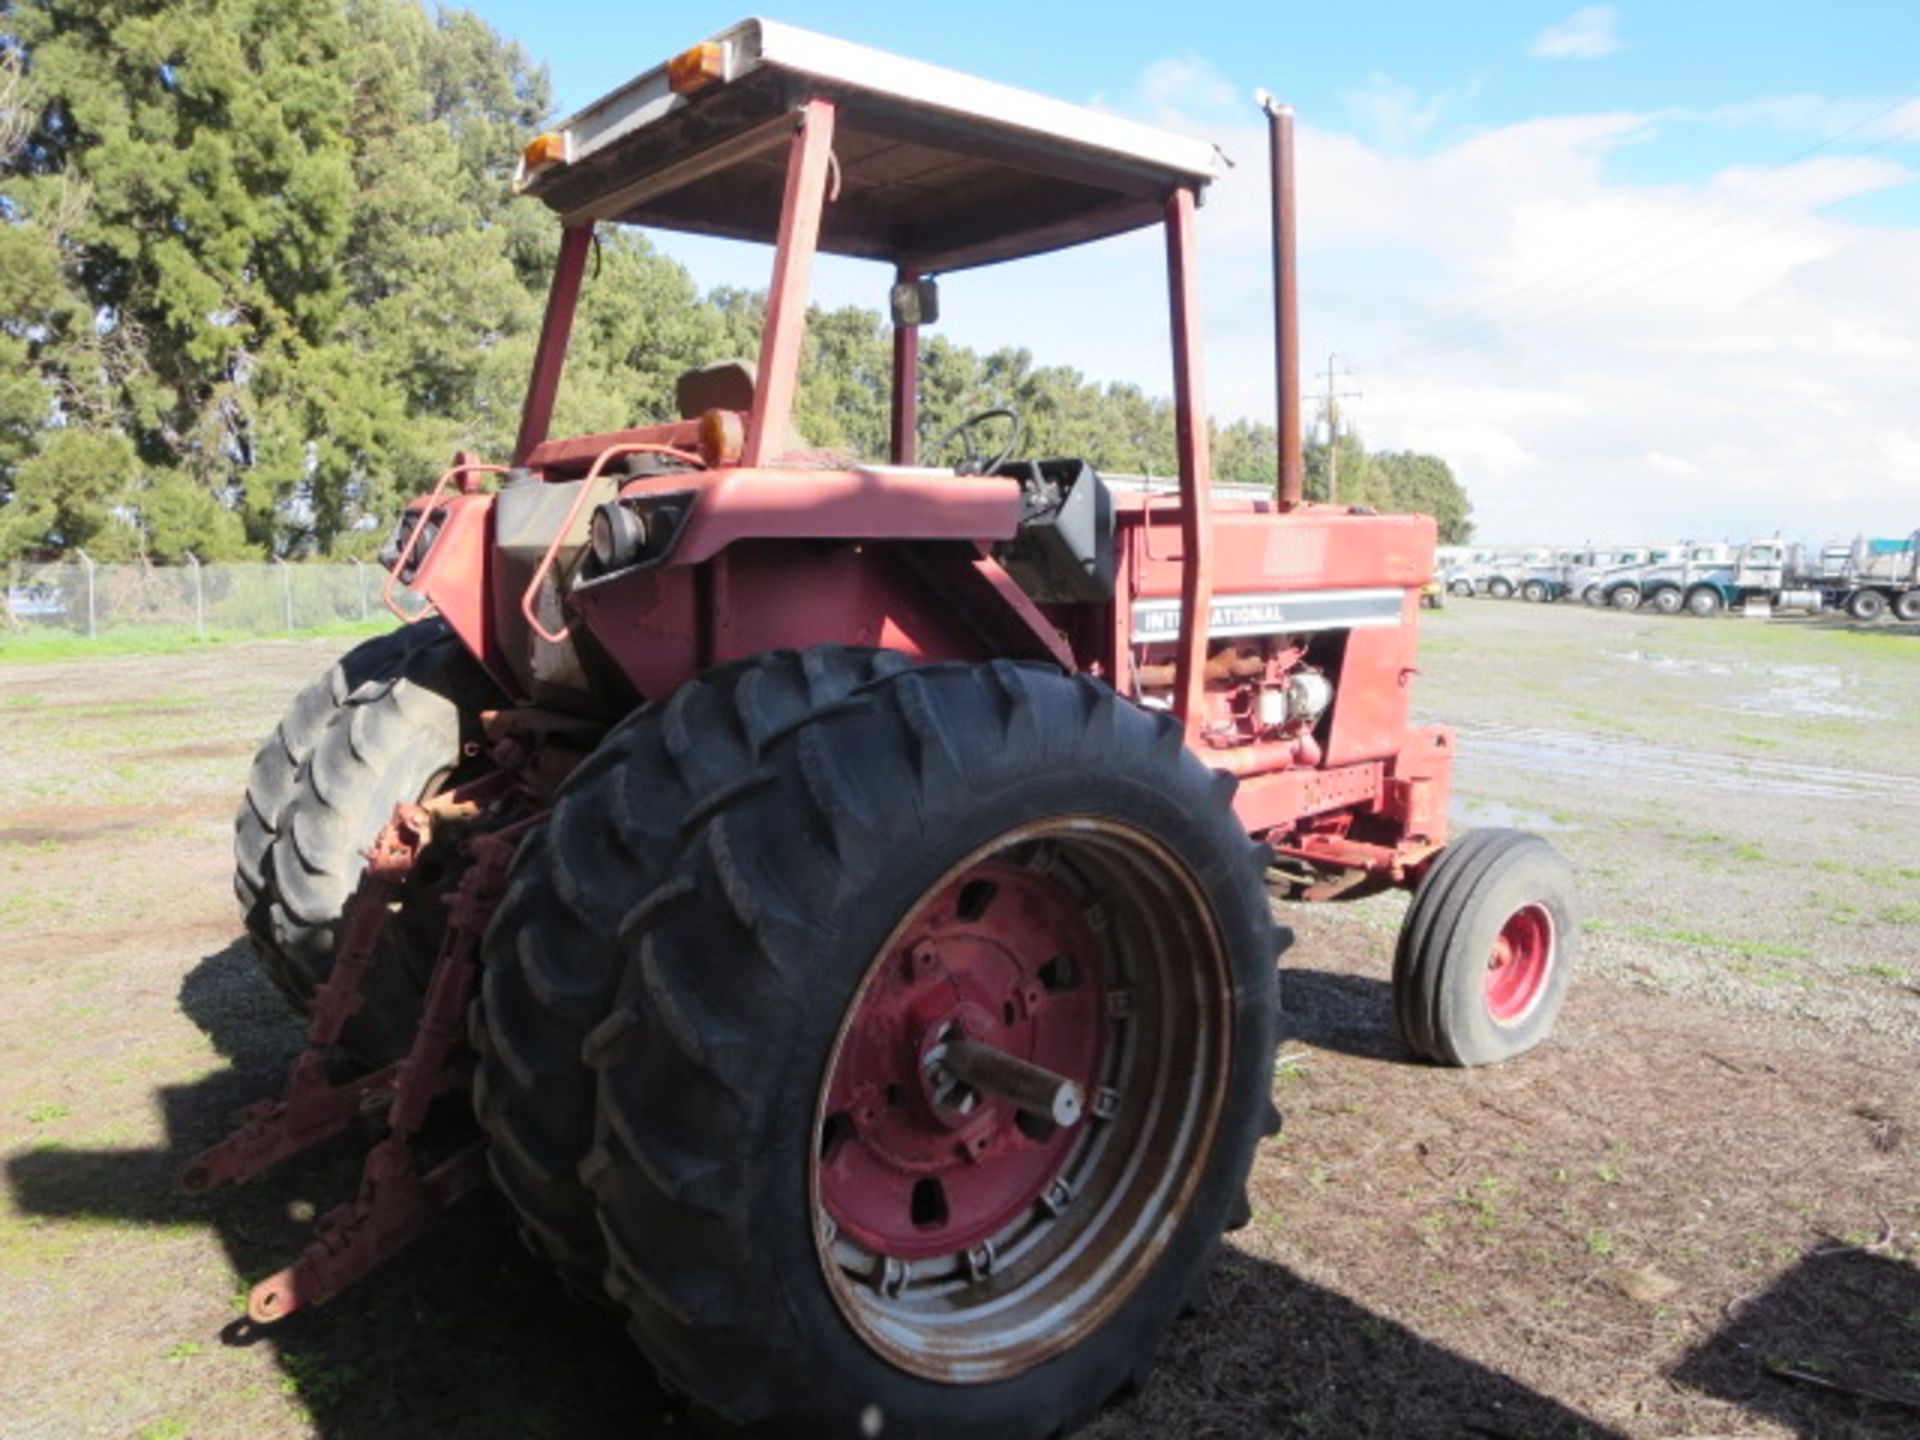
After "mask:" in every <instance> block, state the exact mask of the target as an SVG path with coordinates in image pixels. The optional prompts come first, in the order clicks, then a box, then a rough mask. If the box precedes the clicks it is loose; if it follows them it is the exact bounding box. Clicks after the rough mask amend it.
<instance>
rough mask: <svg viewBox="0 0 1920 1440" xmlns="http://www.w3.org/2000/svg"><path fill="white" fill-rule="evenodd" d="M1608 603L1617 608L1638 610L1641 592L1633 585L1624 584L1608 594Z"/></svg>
mask: <svg viewBox="0 0 1920 1440" xmlns="http://www.w3.org/2000/svg"><path fill="white" fill-rule="evenodd" d="M1607 603H1608V604H1609V605H1611V606H1613V608H1614V609H1616V610H1638V609H1639V608H1640V592H1639V590H1637V589H1636V588H1634V587H1633V586H1631V585H1622V586H1620V587H1619V588H1618V589H1616V590H1614V591H1613V592H1612V593H1611V594H1609V595H1608V596H1607Z"/></svg>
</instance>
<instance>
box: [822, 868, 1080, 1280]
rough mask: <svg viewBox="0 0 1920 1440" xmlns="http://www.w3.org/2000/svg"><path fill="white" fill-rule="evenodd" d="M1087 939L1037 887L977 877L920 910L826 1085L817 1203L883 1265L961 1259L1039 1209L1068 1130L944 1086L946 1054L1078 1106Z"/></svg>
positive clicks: (1074, 908) (965, 1085)
mask: <svg viewBox="0 0 1920 1440" xmlns="http://www.w3.org/2000/svg"><path fill="white" fill-rule="evenodd" d="M1105 1010H1106V1006H1105V1001H1104V990H1103V986H1102V984H1101V978H1100V975H1099V960H1098V952H1097V948H1096V946H1095V944H1094V940H1093V936H1092V934H1091V933H1090V931H1089V929H1088V926H1087V922H1086V919H1085V917H1084V916H1083V915H1082V913H1081V910H1080V906H1079V904H1078V902H1077V901H1076V899H1075V897H1074V896H1073V895H1072V894H1071V893H1070V892H1068V891H1067V890H1066V889H1065V888H1064V887H1063V886H1061V885H1060V884H1059V883H1058V882H1057V881H1055V880H1053V879H1052V878H1050V877H1048V876H1046V875H1042V874H1038V873H1036V872H1034V871H1033V870H1031V869H1027V868H1023V867H1020V866H1015V865H1010V864H1007V863H1004V862H1001V861H988V862H986V863H984V864H981V865H977V866H975V867H973V868H972V869H970V870H968V871H967V872H966V873H964V874H963V875H961V876H960V877H959V878H958V879H956V880H954V881H953V882H952V883H950V884H949V885H947V886H946V888H945V889H944V890H942V891H941V892H940V893H939V894H938V895H936V896H934V897H933V898H932V899H931V900H929V901H928V902H926V903H924V904H923V905H922V906H921V907H920V910H919V912H918V914H917V915H916V916H915V917H914V918H913V920H912V922H911V923H910V925H909V926H908V928H907V929H906V931H905V932H904V933H903V935H902V938H901V941H900V943H899V944H898V945H897V946H896V947H895V950H894V953H893V954H892V955H890V956H888V957H885V958H884V959H883V962H882V963H881V965H880V966H879V968H878V970H877V972H876V974H875V976H874V979H873V981H872V983H870V984H869V986H868V987H867V990H866V992H865V994H864V995H863V996H862V998H861V1000H860V1002H859V1004H858V1006H857V1008H856V1010H855V1012H854V1014H853V1015H852V1016H851V1017H850V1021H849V1024H848V1028H847V1032H846V1037H845V1040H844V1041H843V1043H842V1046H841V1049H840V1054H839V1058H838V1062H837V1063H836V1065H835V1066H834V1069H833V1073H832V1075H831V1077H830V1079H829V1081H828V1085H827V1091H826V1103H825V1116H826V1118H825V1121H824V1123H823V1125H822V1127H821V1135H820V1157H819V1158H820V1171H819V1177H820V1198H821V1202H822V1206H823V1208H824V1209H825V1211H826V1214H827V1217H828V1218H829V1220H831V1222H832V1223H833V1225H834V1226H835V1227H836V1229H837V1230H838V1231H839V1232H840V1233H841V1234H844V1235H846V1236H847V1237H849V1238H850V1239H852V1240H853V1241H854V1242H855V1243H857V1244H858V1245H860V1246H861V1247H862V1248H864V1249H866V1250H869V1251H871V1252H873V1253H874V1254H876V1255H878V1256H884V1257H890V1258H893V1259H898V1260H916V1259H924V1258H927V1257H930V1256H938V1255H963V1254H966V1253H969V1252H972V1251H976V1250H977V1249H978V1248H979V1247H980V1246H981V1245H983V1244H985V1243H986V1242H988V1241H989V1240H991V1239H992V1238H993V1237H994V1236H995V1235H997V1234H998V1233H999V1232H1001V1231H1002V1230H1004V1229H1005V1228H1006V1227H1007V1226H1008V1225H1009V1224H1010V1223H1012V1222H1014V1221H1015V1220H1017V1219H1018V1218H1019V1217H1020V1216H1021V1215H1022V1214H1023V1213H1024V1212H1026V1211H1028V1210H1030V1209H1032V1207H1033V1206H1034V1205H1035V1204H1036V1203H1038V1202H1039V1201H1040V1199H1041V1198H1042V1197H1043V1196H1044V1195H1045V1194H1046V1192H1047V1190H1048V1187H1049V1186H1050V1185H1051V1183H1052V1182H1053V1181H1054V1179H1055V1177H1056V1176H1057V1174H1058V1172H1059V1170H1060V1167H1061V1163H1062V1161H1063V1159H1064V1158H1065V1156H1066V1154H1067V1152H1068V1150H1069V1149H1070V1148H1071V1147H1072V1146H1073V1144H1074V1142H1075V1140H1076V1138H1077V1136H1078V1134H1079V1131H1080V1127H1079V1126H1078V1125H1059V1124H1054V1123H1051V1122H1050V1121H1049V1120H1048V1119H1046V1118H1045V1117H1043V1116H1039V1115H1036V1114H1032V1113H1028V1112H1027V1111H1024V1110H1022V1109H1021V1108H1020V1107H1019V1106H1017V1105H1016V1104H1015V1103H1013V1102H1012V1101H1010V1100H1009V1099H1006V1098H1004V1097H1003V1096H1001V1095H997V1094H992V1093H988V1091H987V1090H986V1089H984V1088H982V1086H980V1085H978V1084H974V1083H969V1082H968V1081H967V1080H966V1079H963V1078H962V1077H961V1076H960V1075H958V1074H956V1073H955V1068H954V1066H953V1065H952V1064H951V1063H950V1056H951V1054H952V1053H953V1051H954V1047H955V1046H959V1045H968V1046H971V1047H973V1049H974V1050H976V1051H978V1050H985V1051H988V1052H998V1053H999V1054H1001V1055H1005V1056H1010V1057H1013V1059H1015V1060H1018V1061H1025V1062H1027V1064H1028V1065H1030V1066H1035V1067H1038V1068H1039V1069H1041V1070H1043V1071H1046V1072H1049V1073H1051V1074H1052V1075H1054V1076H1057V1077H1061V1078H1062V1079H1064V1080H1066V1081H1071V1082H1073V1083H1075V1084H1077V1085H1078V1086H1080V1087H1081V1088H1082V1089H1083V1090H1084V1091H1085V1092H1087V1093H1091V1092H1092V1091H1093V1090H1094V1088H1095V1086H1096V1084H1097V1079H1098V1075H1099V1069H1100V1063H1101V1059H1102V1053H1103V1050H1104V1030H1105V1024H1106V1013H1105Z"/></svg>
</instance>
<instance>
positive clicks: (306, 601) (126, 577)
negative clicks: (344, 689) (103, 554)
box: [0, 555, 418, 637]
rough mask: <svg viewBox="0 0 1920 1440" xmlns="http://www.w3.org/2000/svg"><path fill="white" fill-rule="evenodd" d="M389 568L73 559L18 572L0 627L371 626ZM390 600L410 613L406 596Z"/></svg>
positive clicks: (247, 631)
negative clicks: (100, 562) (362, 623)
mask: <svg viewBox="0 0 1920 1440" xmlns="http://www.w3.org/2000/svg"><path fill="white" fill-rule="evenodd" d="M386 578H387V574H386V571H384V570H382V569H381V568H380V567H379V566H377V565H371V564H365V563H362V562H357V561H354V562H348V563H345V564H339V563H325V564H322V563H307V564H297V565H296V564H287V563H285V562H281V561H276V562H274V563H272V564H265V565H199V564H195V563H192V562H189V563H187V564H185V565H96V564H94V563H92V562H91V561H90V560H89V559H87V558H86V557H85V556H83V555H82V556H75V557H73V558H70V559H66V560H62V561H61V562H59V563H58V564H54V565H29V566H16V567H14V568H13V570H12V571H11V572H10V573H9V574H8V575H7V595H6V609H5V613H4V616H0V629H13V630H19V629H24V628H29V627H31V628H33V629H38V630H46V629H58V630H64V631H67V632H68V633H70V634H77V635H85V636H89V637H91V636H97V635H100V634H103V633H105V632H107V631H110V630H125V629H129V628H132V627H138V626H153V627H167V628H171V629H180V630H188V631H193V632H197V633H198V634H200V635H203V636H204V635H208V634H240V635H274V634H287V633H290V632H294V631H300V630H317V629H321V628H323V627H325V626H329V625H338V624H342V623H352V622H354V621H360V620H374V619H377V618H379V617H380V616H381V615H383V614H385V613H386V607H385V605H384V604H383V603H382V601H381V598H380V592H381V587H382V585H383V584H384V583H385V581H386ZM394 598H395V600H396V601H398V602H399V603H400V604H401V605H402V606H403V607H404V608H405V609H406V610H407V612H408V613H409V614H412V613H414V612H415V610H417V608H418V602H417V601H416V600H415V599H414V597H413V596H412V595H410V594H407V593H406V592H404V591H399V590H396V592H395V596H394Z"/></svg>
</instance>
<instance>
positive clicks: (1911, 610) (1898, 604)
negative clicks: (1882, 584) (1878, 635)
mask: <svg viewBox="0 0 1920 1440" xmlns="http://www.w3.org/2000/svg"><path fill="white" fill-rule="evenodd" d="M1893 617H1894V619H1896V620H1904V621H1906V622H1907V623H1908V624H1912V623H1913V622H1914V621H1915V620H1920V590H1902V591H1901V592H1900V594H1899V595H1898V596H1897V597H1896V598H1895V600H1894V602H1893Z"/></svg>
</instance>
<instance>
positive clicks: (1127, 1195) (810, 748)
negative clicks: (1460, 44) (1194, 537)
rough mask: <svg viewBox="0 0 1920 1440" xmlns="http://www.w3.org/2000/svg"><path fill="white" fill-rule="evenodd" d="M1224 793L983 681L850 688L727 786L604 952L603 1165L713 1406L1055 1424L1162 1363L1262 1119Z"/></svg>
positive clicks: (1262, 993)
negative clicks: (614, 971)
mask: <svg viewBox="0 0 1920 1440" xmlns="http://www.w3.org/2000/svg"><path fill="white" fill-rule="evenodd" d="M749 781H750V783H749ZM1231 791H1232V786H1231V784H1230V783H1229V782H1227V781H1225V780H1223V779H1222V778H1221V777H1219V776H1216V775H1215V774H1213V773H1212V772H1210V771H1209V770H1207V769H1206V767H1205V766H1203V765H1202V764H1201V763H1200V762H1199V761H1198V759H1196V758H1195V757H1194V756H1193V755H1192V754H1191V753H1190V752H1189V751H1187V750H1186V748H1185V747H1184V746H1183V744H1182V743H1181V739H1180V735H1179V732H1178V730H1177V728H1175V727H1173V725H1172V724H1171V722H1170V721H1169V720H1168V719H1167V718H1166V717H1164V716H1156V715H1153V714H1150V713H1148V712H1145V711H1142V710H1139V709H1136V708H1135V707H1133V706H1131V705H1129V704H1127V703H1126V702H1124V701H1122V700H1120V699H1118V698H1117V697H1116V696H1114V695H1113V693H1112V692H1111V691H1110V690H1108V689H1106V688H1105V687H1103V686H1101V685H1100V684H1098V683H1097V682H1095V681H1092V680H1089V679H1087V678H1086V677H1084V676H1076V677H1071V678H1069V677H1066V676H1062V675H1060V674H1058V673H1053V672H1048V671H1045V670H1042V669H1037V668H1030V667H1023V666H1016V665H1011V664H1006V663H998V664H994V665H989V666H980V667H971V666H944V667H935V668H929V669H923V670H914V671H909V672H907V673H905V674H902V675H900V676H897V677H894V678H893V679H891V680H888V681H885V682H882V683H879V684H876V685H872V686H869V687H867V688H866V689H865V690H863V691H861V692H860V693H858V694H856V695H855V696H853V697H850V699H849V700H848V701H847V703H845V704H844V705H842V706H840V707H837V708H836V709H835V710H834V711H833V713H831V714H823V715H820V716H817V717H815V718H813V719H810V720H808V721H806V722H804V723H802V724H800V725H798V726H796V727H794V728H793V729H791V730H790V731H788V732H787V733H785V734H784V735H782V736H780V737H778V738H777V739H776V740H774V741H773V742H772V743H771V744H770V745H769V746H768V747H767V748H766V750H765V751H764V752H763V755H762V764H761V766H760V768H759V769H758V770H757V771H756V772H755V774H754V775H753V776H751V777H748V781H743V783H742V784H740V785H738V786H736V787H733V789H732V790H730V791H729V792H728V793H727V794H725V795H721V796H715V797H714V799H713V801H712V802H711V803H710V805H709V806H708V807H707V808H706V810H705V811H704V812H703V814H702V815H701V816H700V817H699V819H698V828H697V830H696V831H695V832H694V833H693V835H692V836H691V838H690V840H689V846H688V849H687V851H686V852H684V855H683V858H682V860H681V862H680V863H679V865H678V866H677V867H676V870H675V872H674V874H673V875H671V876H669V877H668V878H667V879H666V880H665V881H664V882H663V883H662V885H661V886H660V889H659V891H658V892H657V893H658V895H659V896H660V899H659V901H658V903H657V904H654V905H651V906H649V907H646V910H645V913H644V914H643V915H636V916H631V917H629V920H628V926H627V929H626V931H625V932H624V933H623V934H622V937H621V939H622V944H623V947H624V948H625V950H626V977H625V980H624V982H623V985H622V987H621V991H620V995H619V999H618V1002H617V1003H616V1005H615V1008H614V1011H613V1013H612V1016H611V1017H610V1019H609V1020H608V1021H607V1022H606V1023H605V1024H604V1025H602V1026H601V1027H600V1029H599V1030H598V1031H596V1032H595V1034H594V1035H593V1037H592V1038H591V1039H590V1040H589V1042H588V1044H587V1048H586V1053H587V1056H588V1058H589V1060H590V1061H591V1062H592V1063H593V1064H594V1065H595V1066H596V1068H597V1069H598V1071H599V1076H600V1116H599V1125H598V1129H597V1141H598V1143H597V1145H596V1148H595V1151H594V1153H593V1154H592V1155H591V1156H590V1157H589V1159H588V1160H587V1162H586V1164H585V1165H584V1166H583V1167H582V1175H583V1176H584V1178H585V1179H586V1180H587V1183H588V1184H589V1186H590V1187H591V1188H592V1190H593V1193H594V1196H595V1199H596V1201H597V1202H598V1207H599V1215H600V1224H601V1229H602V1231H603V1232H604V1234H605V1235H606V1237H607V1241H608V1246H609V1250H610V1252H611V1255H612V1265H611V1268H610V1271H609V1289H610V1291H611V1292H612V1293H613V1294H614V1295H615V1297H616V1298H618V1299H619V1300H620V1301H621V1302H622V1303H623V1304H624V1305H625V1307H626V1309H627V1311H628V1314H629V1317H630V1319H631V1321H632V1329H633V1332H634V1334H635V1336H636V1338H637V1339H638V1340H639V1341H640V1343H641V1345H642V1348H643V1349H645V1350H646V1352H647V1353H648V1355H649V1357H650V1358H651V1359H652V1360H653V1361H654V1363H655V1364H656V1366H657V1367H658V1368H659V1369H660V1370H661V1371H662V1373H663V1374H664V1376H665V1377H666V1379H667V1380H668V1382H669V1383H670V1384H671V1385H673V1386H674V1387H675V1388H677V1389H678V1390H680V1391H682V1392H683V1393H685V1394H686V1395H688V1396H689V1398H690V1399H691V1400H692V1402H693V1404H694V1405H695V1407H696V1409H697V1410H699V1411H701V1412H704V1413H706V1414H708V1415H710V1416H712V1417H715V1418H717V1419H718V1420H719V1421H721V1422H723V1423H725V1424H728V1425H733V1426H747V1427H752V1428H753V1429H754V1430H755V1431H756V1432H757V1433H767V1434H807V1435H815V1434H818V1435H829V1434H832V1435H855V1434H862V1433H864V1434H876V1433H877V1434H901V1435H926V1434H935V1433H939V1434H955V1435H993V1436H995V1437H1019V1436H1043V1435H1050V1434H1053V1433H1056V1432H1057V1431H1059V1430H1061V1429H1063V1428H1070V1427H1071V1426H1073V1425H1075V1424H1077V1423H1078V1422H1079V1421H1081V1420H1082V1419H1084V1418H1085V1417H1086V1416H1087V1415H1089V1414H1090V1413H1091V1412H1092V1411H1093V1410H1094V1409H1095V1408H1096V1407H1097V1406H1098V1405H1100V1404H1101V1403H1102V1402H1103V1401H1104V1400H1105V1399H1106V1398H1107V1397H1108V1396H1109V1395H1111V1394H1112V1393H1113V1392H1114V1391H1115V1390H1117V1389H1118V1388H1119V1387H1121V1386H1122V1385H1124V1384H1127V1383H1128V1382H1130V1381H1132V1380H1135V1379H1137V1378H1138V1377H1140V1376H1141V1375H1142V1374H1143V1373H1144V1371H1145V1369H1146V1366H1147V1365H1148V1363H1149V1361H1150V1360H1151V1357H1152V1353H1153V1350H1154V1348H1155V1345H1156V1343H1157V1341H1158V1339H1159V1336H1160V1334H1161V1332H1162V1331H1163V1329H1164V1328H1165V1326H1166V1325H1167V1323H1168V1322H1169V1321H1170V1319H1171V1318H1172V1317H1173V1316H1174V1315H1175V1314H1177V1313H1178V1312H1179V1310H1180V1308H1181V1306H1182V1304H1183V1303H1184V1302H1185V1301H1186V1300H1187V1299H1188V1297H1189V1295H1190V1293H1191V1292H1192V1291H1193V1290H1194V1289H1195V1287H1196V1285H1197V1284H1198V1282H1199V1281H1200V1279H1201V1276H1202V1274H1203V1271H1204V1268H1205V1265H1206V1261H1207V1256H1208V1254H1209V1251H1210V1249H1211V1247H1212V1245H1213V1243H1214V1241H1215V1239H1216V1238H1217V1237H1218V1235H1219V1234H1220V1232H1221V1230H1222V1229H1223V1228H1225V1227H1226V1226H1227V1225H1229V1224H1230V1223H1233V1222H1234V1221H1235V1220H1236V1219H1239V1218H1244V1215H1245V1201H1244V1198H1243V1187H1244V1184H1245V1181H1246V1176H1247V1171H1248V1167H1249V1165H1250V1163H1251V1160H1252V1155H1253V1148H1254V1145H1255V1143H1256V1141H1257V1140H1258V1138H1259V1136H1260V1134H1261V1133H1262V1132H1263V1131H1270V1128H1271V1122H1272V1121H1273V1119H1274V1118H1275V1117H1273V1113H1272V1108H1271V1100H1270V1087H1271V1072H1272V1063H1273V1045H1274V1039H1275V1025H1276V1008H1277V1007H1276V1000H1277V996H1276V985H1275V969H1274V966H1275V961H1276V958H1277V955H1278V950H1279V948H1280V945H1281V941H1282V936H1281V933H1280V932H1279V931H1278V930H1277V929H1276V928H1275V926H1274V924H1273V921H1272V919H1271V915H1270V911H1269V908H1268V903H1267V899H1266V894H1265V890H1264V887H1263V885H1262V882H1261V863H1262V856H1263V853H1264V852H1262V851H1260V850H1258V849H1257V847H1255V846H1253V845H1252V844H1250V843H1249V841H1248V840H1247V838H1246V835H1245V833H1244V831H1243V830H1242V829H1241V828H1240V826H1239V825H1238V823H1237V822H1236V821H1235V819H1234V815H1233V810H1232V808H1231V804H1230V800H1229V797H1230V795H1231ZM663 1096H671V1097H672V1103H671V1104H663V1103H662V1097H663ZM876 1422H877V1423H876Z"/></svg>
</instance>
